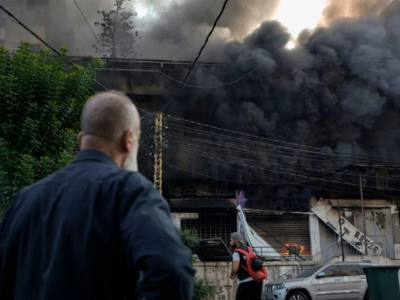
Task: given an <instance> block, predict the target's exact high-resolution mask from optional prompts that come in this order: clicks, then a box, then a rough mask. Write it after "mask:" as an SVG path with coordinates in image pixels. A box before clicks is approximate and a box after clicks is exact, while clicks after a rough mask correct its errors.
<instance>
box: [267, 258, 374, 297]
mask: <svg viewBox="0 0 400 300" xmlns="http://www.w3.org/2000/svg"><path fill="white" fill-rule="evenodd" d="M368 266H376V264H372V263H332V264H325V265H318V266H314V267H310V268H309V269H307V270H306V271H304V272H302V273H300V274H299V275H298V276H296V278H293V279H287V280H280V281H276V282H269V283H267V284H266V285H265V287H264V291H263V295H262V300H370V296H369V292H368V286H367V280H366V277H365V275H364V271H363V269H362V268H363V267H368Z"/></svg>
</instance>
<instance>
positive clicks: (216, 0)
mask: <svg viewBox="0 0 400 300" xmlns="http://www.w3.org/2000/svg"><path fill="white" fill-rule="evenodd" d="M217 2H218V0H215V1H214V3H213V4H212V5H211V6H210V8H209V9H208V10H207V12H206V14H205V15H204V16H203V18H201V20H200V21H199V22H198V23H197V25H196V27H194V28H193V30H192V31H191V32H190V33H189V35H188V36H187V37H186V38H185V40H184V41H183V43H182V44H181V45H180V46H179V47H178V49H176V51H175V52H174V54H172V56H171V58H170V59H169V60H172V59H173V58H174V56H175V55H176V54H177V53H178V52H179V50H181V48H182V47H183V46H184V45H185V43H186V42H187V40H188V39H189V37H190V36H191V35H192V33H193V32H194V31H195V30H196V29H197V28H198V27H199V26H200V24H201V22H203V20H204V19H205V18H206V16H207V15H208V14H209V13H210V11H211V9H212V8H213V7H214V5H215V4H216V3H217ZM153 79H154V78H153Z"/></svg>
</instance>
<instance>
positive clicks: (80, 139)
mask: <svg viewBox="0 0 400 300" xmlns="http://www.w3.org/2000/svg"><path fill="white" fill-rule="evenodd" d="M82 136H83V133H82V132H79V133H78V136H77V137H76V139H77V140H78V145H79V149H81V148H82Z"/></svg>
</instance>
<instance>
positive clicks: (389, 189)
mask: <svg viewBox="0 0 400 300" xmlns="http://www.w3.org/2000/svg"><path fill="white" fill-rule="evenodd" d="M168 148H169V149H174V150H177V151H181V152H185V153H188V154H192V155H196V156H200V157H207V158H213V159H216V160H219V161H222V162H226V163H232V164H236V165H241V166H245V167H251V168H255V169H259V170H264V171H267V172H273V173H279V174H283V175H289V176H294V177H303V178H307V179H312V180H313V181H322V182H327V183H336V184H343V185H347V186H353V187H356V188H359V185H357V184H352V183H349V182H345V181H337V180H326V179H323V178H317V177H314V176H308V175H301V174H292V173H287V172H283V171H279V170H272V169H266V168H261V167H259V166H250V165H246V164H242V163H240V162H237V161H236V162H233V161H230V160H223V159H221V158H218V157H211V156H209V155H208V154H207V153H205V154H200V153H199V151H196V152H191V151H188V150H184V149H180V148H175V147H168ZM381 189H382V190H387V191H395V192H400V190H399V189H392V188H384V187H382V188H381Z"/></svg>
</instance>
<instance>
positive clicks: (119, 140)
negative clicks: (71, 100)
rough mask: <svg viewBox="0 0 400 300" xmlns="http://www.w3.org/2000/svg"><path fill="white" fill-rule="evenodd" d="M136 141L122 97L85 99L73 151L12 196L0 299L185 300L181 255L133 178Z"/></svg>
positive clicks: (1, 245) (188, 274)
mask: <svg viewBox="0 0 400 300" xmlns="http://www.w3.org/2000/svg"><path fill="white" fill-rule="evenodd" d="M139 137H140V119H139V114H138V112H137V110H136V107H135V106H134V105H133V104H132V102H131V101H130V100H129V98H127V97H126V96H124V95H122V94H119V93H116V92H111V93H100V94H98V95H96V96H94V97H92V98H91V99H89V100H88V102H87V103H86V105H85V107H84V109H83V113H82V122H81V132H80V133H79V135H78V143H79V145H80V148H81V150H82V151H81V152H80V153H79V154H78V155H77V156H76V157H75V159H74V160H73V162H72V163H71V164H70V165H69V166H67V167H65V168H64V169H62V170H60V171H58V172H56V173H54V174H52V175H51V176H49V177H47V178H45V179H43V180H41V181H39V182H37V183H36V184H34V185H32V186H30V187H27V188H25V189H24V190H22V191H21V192H20V193H19V194H18V195H17V196H16V197H15V199H14V201H13V203H12V205H11V207H10V208H9V210H8V211H7V213H6V216H5V218H4V220H3V222H2V223H1V227H0V299H4V300H5V299H7V300H14V299H15V300H28V299H29V300H35V299H40V300H46V299H57V300H63V299H65V300H67V299H68V300H72V299H73V300H79V299H82V300H83V299H85V300H89V299H93V300H97V299H110V300H111V299H112V300H118V299H121V300H122V299H140V300H142V299H146V300H152V299H174V300H176V299H182V300H188V299H191V297H192V287H193V277H194V270H193V268H192V267H191V264H190V252H189V250H188V249H186V248H185V247H184V246H183V244H182V242H181V239H180V235H179V232H178V230H177V228H175V226H174V225H173V223H172V221H171V217H170V211H169V208H168V205H167V202H166V201H165V200H164V199H163V198H162V196H161V195H160V193H159V192H158V191H157V190H156V189H155V188H154V187H153V185H152V183H151V182H149V181H148V180H146V179H145V178H144V177H143V176H142V175H141V174H139V173H138V172H137V161H136V159H137V152H138V147H139Z"/></svg>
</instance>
